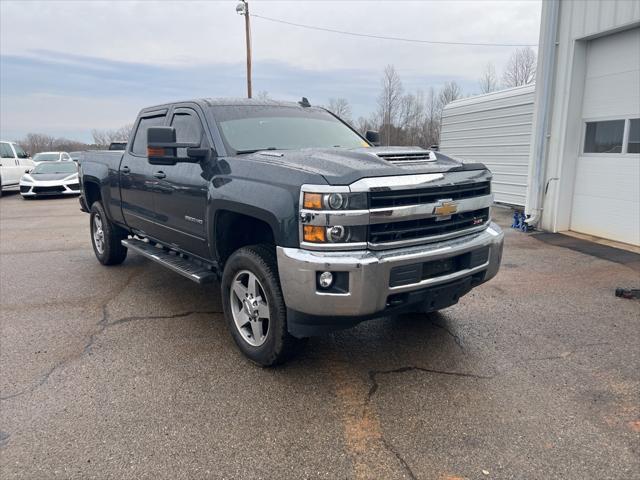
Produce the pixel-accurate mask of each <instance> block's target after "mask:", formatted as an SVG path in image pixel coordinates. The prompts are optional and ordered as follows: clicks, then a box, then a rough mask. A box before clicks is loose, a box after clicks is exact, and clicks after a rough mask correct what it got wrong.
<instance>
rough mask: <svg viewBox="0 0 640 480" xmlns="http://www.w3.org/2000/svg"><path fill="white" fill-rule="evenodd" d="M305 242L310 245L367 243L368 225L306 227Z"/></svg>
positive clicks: (304, 230) (304, 231) (304, 229)
mask: <svg viewBox="0 0 640 480" xmlns="http://www.w3.org/2000/svg"><path fill="white" fill-rule="evenodd" d="M302 231H303V240H304V241H305V242H309V243H356V242H366V241H367V227H366V225H353V226H348V227H347V226H342V225H334V226H331V227H324V226H319V225H304V227H303V229H302Z"/></svg>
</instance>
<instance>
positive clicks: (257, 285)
mask: <svg viewBox="0 0 640 480" xmlns="http://www.w3.org/2000/svg"><path fill="white" fill-rule="evenodd" d="M222 306H223V309H224V315H225V318H226V320H227V324H228V326H229V330H230V331H231V335H232V336H233V339H234V340H235V342H236V344H237V345H238V347H239V348H240V350H241V351H242V353H244V354H245V355H246V356H247V357H248V358H249V359H251V360H253V361H254V362H256V363H258V364H260V365H262V366H264V367H270V366H273V365H276V364H278V363H282V362H283V361H284V360H285V359H286V358H287V357H288V356H289V355H290V354H291V353H292V351H293V350H294V347H295V345H296V343H297V342H296V339H295V338H294V337H292V336H291V335H289V332H288V331H287V309H286V306H285V303H284V298H283V296H282V290H281V288H280V281H279V278H278V267H277V262H276V258H275V254H274V252H273V248H272V247H269V246H267V245H254V246H250V247H243V248H241V249H239V250H237V251H236V252H235V253H233V255H231V257H230V258H229V260H228V261H227V262H226V265H225V267H224V272H223V274H222Z"/></svg>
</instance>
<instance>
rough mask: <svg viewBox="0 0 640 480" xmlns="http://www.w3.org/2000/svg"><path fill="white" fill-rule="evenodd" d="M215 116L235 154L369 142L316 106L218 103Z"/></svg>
mask: <svg viewBox="0 0 640 480" xmlns="http://www.w3.org/2000/svg"><path fill="white" fill-rule="evenodd" d="M214 116H215V118H216V120H217V122H218V124H219V126H220V132H221V133H222V137H223V140H224V142H225V144H226V146H227V148H228V149H230V150H232V151H233V152H234V153H236V154H242V153H251V152H255V151H257V150H268V149H283V150H287V149H300V148H331V147H342V148H357V147H368V146H369V144H368V143H367V142H365V141H364V140H363V139H362V138H361V137H360V136H359V135H358V134H357V133H355V132H354V131H353V130H351V129H350V128H349V127H347V126H346V125H345V124H344V123H342V122H341V121H339V120H338V119H336V118H335V117H334V116H333V115H331V114H329V113H327V112H326V111H324V110H322V109H318V108H301V109H299V108H295V107H285V106H282V107H280V106H234V107H217V108H216V109H215V114H214Z"/></svg>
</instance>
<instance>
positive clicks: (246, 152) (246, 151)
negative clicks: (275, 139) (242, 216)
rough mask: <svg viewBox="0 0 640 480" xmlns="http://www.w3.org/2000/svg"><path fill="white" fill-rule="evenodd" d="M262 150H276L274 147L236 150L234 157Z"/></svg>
mask: <svg viewBox="0 0 640 480" xmlns="http://www.w3.org/2000/svg"><path fill="white" fill-rule="evenodd" d="M263 150H278V149H277V148H276V147H267V148H256V149H254V150H236V155H245V154H248V153H256V152H262V151H263Z"/></svg>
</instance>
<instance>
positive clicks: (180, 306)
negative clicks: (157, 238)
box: [0, 194, 640, 480]
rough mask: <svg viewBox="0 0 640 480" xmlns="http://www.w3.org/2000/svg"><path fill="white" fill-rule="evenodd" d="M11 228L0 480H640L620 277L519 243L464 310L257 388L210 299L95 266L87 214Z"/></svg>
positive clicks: (358, 335)
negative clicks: (618, 289)
mask: <svg viewBox="0 0 640 480" xmlns="http://www.w3.org/2000/svg"><path fill="white" fill-rule="evenodd" d="M497 217H498V219H499V220H500V221H501V222H502V223H503V224H504V225H506V224H508V223H509V218H508V217H507V215H506V214H505V213H504V212H501V211H500V210H498V211H497ZM0 225H1V228H0V271H1V274H0V296H1V317H0V322H1V323H0V328H1V332H0V333H1V336H0V341H1V343H0V367H1V368H0V397H1V398H0V468H1V469H0V476H1V477H2V478H3V479H10V478H25V479H50V478H61V479H66V478H77V479H90V478H97V479H103V478H118V479H121V478H124V479H126V478H131V479H138V478H170V479H182V478H184V479H199V478H248V479H254V478H264V479H297V478H313V479H315V478H330V479H351V478H357V479H365V478H379V479H382V478H384V479H396V478H398V479H401V478H407V479H414V478H415V479H448V480H454V479H469V480H470V479H481V478H482V479H486V478H489V479H491V478H494V479H503V478H504V479H508V478H513V479H550V478H563V479H585V478H598V479H632V478H640V302H638V301H635V300H627V299H621V298H616V297H615V296H614V293H613V292H614V289H615V288H616V287H617V286H627V287H634V288H638V284H639V283H640V278H639V274H638V271H637V270H633V269H632V268H630V267H629V266H625V265H621V264H617V263H612V262H609V261H607V260H602V259H598V258H594V257H591V256H588V255H585V254H582V253H579V252H576V251H572V250H568V249H565V248H561V247H555V246H551V245H549V244H546V243H543V242H541V241H539V240H537V239H536V238H535V237H533V236H528V235H525V234H522V233H520V232H516V231H513V230H511V229H506V249H505V255H504V258H503V267H502V270H501V272H500V273H499V275H498V276H497V277H496V278H495V279H494V280H493V281H491V282H489V283H487V284H485V285H483V286H481V287H479V288H478V289H476V290H474V291H472V292H471V293H470V294H469V295H467V296H466V297H464V298H463V299H462V300H461V302H460V303H459V304H458V305H456V306H454V307H452V308H449V309H446V310H444V311H443V312H441V313H438V314H432V315H428V316H426V315H405V316H401V317H398V318H383V319H379V320H374V321H370V322H367V323H364V324H361V325H360V326H358V327H357V328H355V329H352V330H348V331H343V332H340V333H336V334H334V335H331V336H328V337H323V338H314V339H311V340H309V341H308V343H307V345H306V348H305V349H304V350H303V351H302V352H301V353H300V354H299V355H298V357H297V358H295V359H294V360H293V361H291V362H290V363H288V364H287V365H285V366H283V367H280V368H277V369H261V368H259V367H256V366H254V365H253V364H251V363H250V362H248V361H247V360H245V359H244V357H242V355H241V354H240V353H239V352H238V351H237V349H236V348H235V346H234V344H233V341H232V339H231V337H230V335H229V333H228V332H227V330H226V326H225V324H224V321H223V318H222V315H221V314H220V311H221V305H220V296H219V292H218V287H217V286H207V287H201V286H198V285H196V284H194V283H191V282H190V281H188V280H186V279H183V278H182V277H180V276H178V275H176V274H173V273H172V272H170V271H167V270H164V269H163V268H161V267H159V266H157V265H155V264H153V263H151V262H150V261H148V260H145V259H144V258H142V257H139V256H136V255H135V254H132V255H130V256H129V258H128V259H127V261H126V262H125V263H124V264H123V265H121V266H118V267H103V266H101V265H100V264H99V263H98V262H97V261H96V260H95V258H94V256H93V252H92V250H91V245H90V241H89V230H88V216H87V215H86V214H83V213H81V212H80V211H79V208H78V202H77V199H75V198H69V199H47V200H37V201H23V200H22V199H21V198H20V196H19V195H15V194H9V195H6V196H3V197H2V198H1V199H0Z"/></svg>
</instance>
